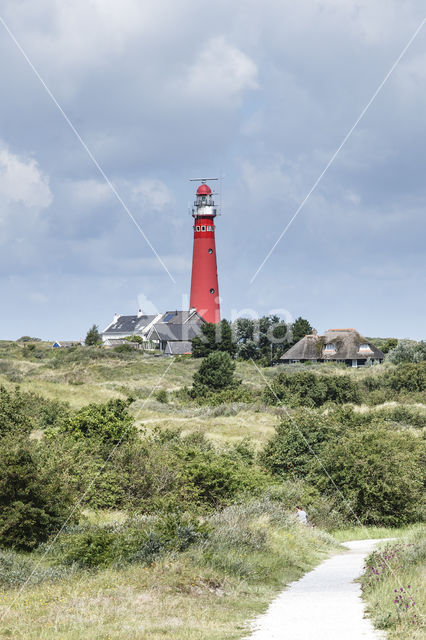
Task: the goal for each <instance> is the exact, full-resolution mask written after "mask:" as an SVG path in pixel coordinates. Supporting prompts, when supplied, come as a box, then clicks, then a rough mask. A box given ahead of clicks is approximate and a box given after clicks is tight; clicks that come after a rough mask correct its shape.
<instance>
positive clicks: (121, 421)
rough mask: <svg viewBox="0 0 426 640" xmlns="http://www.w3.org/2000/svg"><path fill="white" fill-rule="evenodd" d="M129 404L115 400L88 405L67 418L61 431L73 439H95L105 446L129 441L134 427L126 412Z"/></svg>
mask: <svg viewBox="0 0 426 640" xmlns="http://www.w3.org/2000/svg"><path fill="white" fill-rule="evenodd" d="M130 402H131V400H128V401H124V400H119V399H117V400H109V401H108V402H106V403H105V404H89V405H87V406H85V407H83V408H82V409H80V410H79V411H77V412H76V413H75V414H74V415H72V416H70V417H69V418H67V419H66V420H65V421H64V422H63V425H62V429H63V430H64V431H66V432H67V433H69V434H70V435H72V436H73V437H75V438H96V439H98V440H100V441H101V442H103V443H107V444H117V443H119V442H121V441H123V440H131V439H132V438H134V437H135V435H136V427H135V426H134V424H133V418H132V417H131V415H130V414H129V412H128V407H129V404H130Z"/></svg>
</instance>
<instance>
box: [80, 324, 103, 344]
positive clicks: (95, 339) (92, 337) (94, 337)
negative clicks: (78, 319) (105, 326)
mask: <svg viewBox="0 0 426 640" xmlns="http://www.w3.org/2000/svg"><path fill="white" fill-rule="evenodd" d="M100 341H101V335H100V333H99V327H98V326H97V325H96V324H94V325H93V326H92V327H91V328H90V329H89V331H88V332H87V335H86V338H85V340H84V344H85V345H86V347H93V346H95V345H97V344H99V343H100Z"/></svg>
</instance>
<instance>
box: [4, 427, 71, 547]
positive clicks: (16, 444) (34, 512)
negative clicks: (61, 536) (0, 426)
mask: <svg viewBox="0 0 426 640" xmlns="http://www.w3.org/2000/svg"><path fill="white" fill-rule="evenodd" d="M70 504H71V495H70V493H69V492H68V491H67V489H66V488H64V487H63V486H62V485H61V483H60V481H59V476H58V475H50V474H47V473H46V469H45V468H43V466H42V465H41V464H40V460H39V459H38V456H37V444H36V443H34V442H32V441H30V440H28V439H23V438H16V437H14V436H13V437H12V436H8V437H5V438H3V439H2V441H1V454H0V545H1V546H4V547H11V548H14V549H25V550H30V549H33V548H34V547H35V546H37V545H38V544H39V543H40V542H43V541H44V540H46V539H47V538H48V536H49V535H50V534H51V533H53V532H54V531H56V530H57V529H59V528H60V527H61V526H62V524H63V523H64V522H65V521H66V519H67V517H68V515H69V514H70Z"/></svg>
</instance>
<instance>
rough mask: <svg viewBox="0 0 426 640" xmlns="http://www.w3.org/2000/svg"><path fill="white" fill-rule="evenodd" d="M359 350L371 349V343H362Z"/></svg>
mask: <svg viewBox="0 0 426 640" xmlns="http://www.w3.org/2000/svg"><path fill="white" fill-rule="evenodd" d="M359 350H360V351H371V349H370V345H369V344H360V345H359Z"/></svg>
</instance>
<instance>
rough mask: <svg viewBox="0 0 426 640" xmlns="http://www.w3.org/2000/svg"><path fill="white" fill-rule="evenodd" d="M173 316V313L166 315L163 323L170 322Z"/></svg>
mask: <svg viewBox="0 0 426 640" xmlns="http://www.w3.org/2000/svg"><path fill="white" fill-rule="evenodd" d="M174 315H175V314H174V313H168V314H167V315H166V317H165V318H164V320H163V322H170V320H171V319H172V318H173V316H174Z"/></svg>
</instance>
